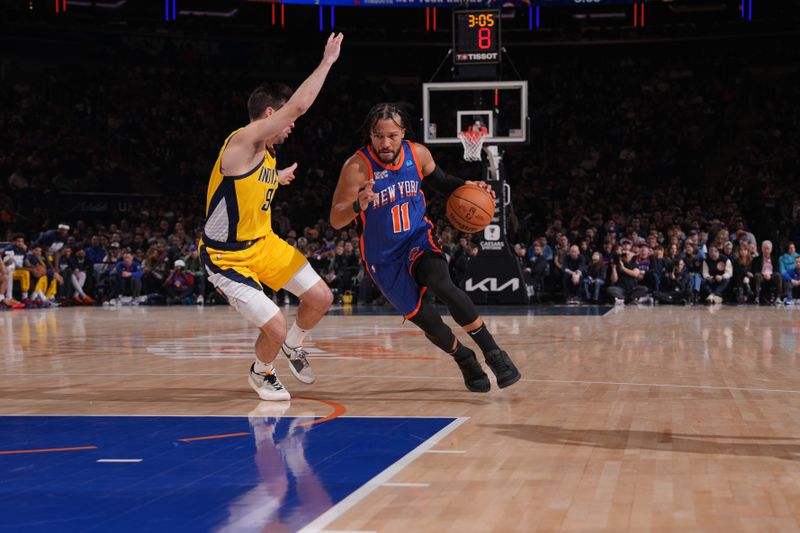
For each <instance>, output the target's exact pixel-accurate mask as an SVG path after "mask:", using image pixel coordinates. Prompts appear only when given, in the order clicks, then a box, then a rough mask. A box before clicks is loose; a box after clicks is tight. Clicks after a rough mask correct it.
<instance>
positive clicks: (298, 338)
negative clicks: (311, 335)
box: [284, 321, 310, 348]
mask: <svg viewBox="0 0 800 533" xmlns="http://www.w3.org/2000/svg"><path fill="white" fill-rule="evenodd" d="M309 331H310V330H307V329H301V328H300V326H298V325H297V322H296V321H295V323H294V324H292V327H291V328H289V332H288V333H287V334H286V340H285V341H284V342H285V343H286V346H288V347H289V348H297V347H298V346H302V345H303V340H305V338H306V335H308V332H309Z"/></svg>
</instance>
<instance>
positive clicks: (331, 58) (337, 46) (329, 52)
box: [322, 33, 344, 65]
mask: <svg viewBox="0 0 800 533" xmlns="http://www.w3.org/2000/svg"><path fill="white" fill-rule="evenodd" d="M343 40H344V34H343V33H339V34H338V35H337V34H336V33H331V34H330V35H329V36H328V42H327V43H325V52H323V54H322V62H323V63H327V64H328V65H333V64H334V63H336V60H337V59H339V52H340V51H341V49H342V41H343Z"/></svg>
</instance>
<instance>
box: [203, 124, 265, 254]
mask: <svg viewBox="0 0 800 533" xmlns="http://www.w3.org/2000/svg"><path fill="white" fill-rule="evenodd" d="M238 131H239V130H236V131H234V132H233V133H231V134H230V135H229V136H228V138H227V139H225V144H223V146H222V149H221V150H220V151H219V156H218V157H217V162H216V163H215V164H214V169H213V170H212V171H211V179H210V181H209V182H208V196H207V199H206V227H205V235H204V236H203V241H204V242H205V244H207V245H208V246H210V247H212V248H218V249H226V248H228V247H225V246H222V244H223V243H227V244H234V243H242V244H244V245H248V244H245V243H248V242H252V241H255V240H257V239H260V238H262V237H266V236H267V235H268V234H270V233H272V217H271V211H270V205H271V204H272V198H273V197H274V195H275V190H276V189H277V188H278V173H277V171H276V168H275V155H274V154H273V153H270V151H269V150H265V151H264V160H263V161H262V162H261V163H259V164H258V165H256V167H255V168H253V169H252V170H250V171H249V172H247V173H246V174H242V175H240V176H225V175H223V174H222V170H221V165H222V152H223V151H224V150H225V147H226V146H227V145H228V141H230V139H231V137H233V136H234V135H235V134H236V132H238Z"/></svg>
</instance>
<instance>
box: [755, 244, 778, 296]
mask: <svg viewBox="0 0 800 533" xmlns="http://www.w3.org/2000/svg"><path fill="white" fill-rule="evenodd" d="M753 291H754V292H755V299H756V303H760V304H768V305H771V304H774V303H775V302H777V300H778V298H780V297H781V296H782V295H783V277H782V276H781V274H780V271H779V263H778V257H777V256H776V255H775V254H773V248H772V241H762V242H761V255H759V256H758V257H756V258H755V259H753Z"/></svg>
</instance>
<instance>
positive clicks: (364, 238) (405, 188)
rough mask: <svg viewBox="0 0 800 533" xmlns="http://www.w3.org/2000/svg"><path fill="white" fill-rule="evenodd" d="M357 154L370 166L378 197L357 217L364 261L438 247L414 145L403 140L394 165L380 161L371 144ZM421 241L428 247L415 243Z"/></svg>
mask: <svg viewBox="0 0 800 533" xmlns="http://www.w3.org/2000/svg"><path fill="white" fill-rule="evenodd" d="M356 153H357V154H358V155H359V156H360V157H362V158H363V159H364V161H366V162H367V165H369V169H370V177H371V178H372V179H373V180H374V181H375V184H374V185H373V187H372V190H373V191H374V192H375V194H377V196H378V197H377V198H376V199H375V201H373V202H372V203H371V204H370V205H369V206H368V207H367V208H366V209H365V210H364V211H362V212H361V214H360V216H359V217H358V219H357V225H358V231H359V233H360V234H361V254H362V256H363V258H364V260H365V261H366V262H367V264H381V263H391V262H395V261H399V260H402V259H403V258H404V256H405V255H406V254H408V253H412V254H418V253H420V252H421V251H422V248H427V249H431V248H433V249H435V250H438V248H439V247H438V246H437V245H436V242H437V239H435V238H434V233H433V224H432V223H431V222H430V221H429V220H428V219H427V218H426V217H425V196H424V195H423V193H422V189H421V187H422V169H421V168H420V166H419V162H418V161H417V156H416V154H415V153H414V147H413V145H412V144H411V143H410V142H408V141H403V144H402V149H401V151H400V161H399V163H397V164H396V165H394V166H391V165H386V164H384V163H381V161H380V160H379V159H378V158H377V157H376V156H375V154H374V152H373V151H372V148H370V147H363V148H360V149H359V150H358V152H356ZM421 240H422V241H423V242H424V244H425V245H427V246H423V247H419V246H417V244H416V243H418V242H420V241H421ZM415 248H417V250H415ZM409 259H410V260H412V261H413V259H416V257H413V258H409Z"/></svg>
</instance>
